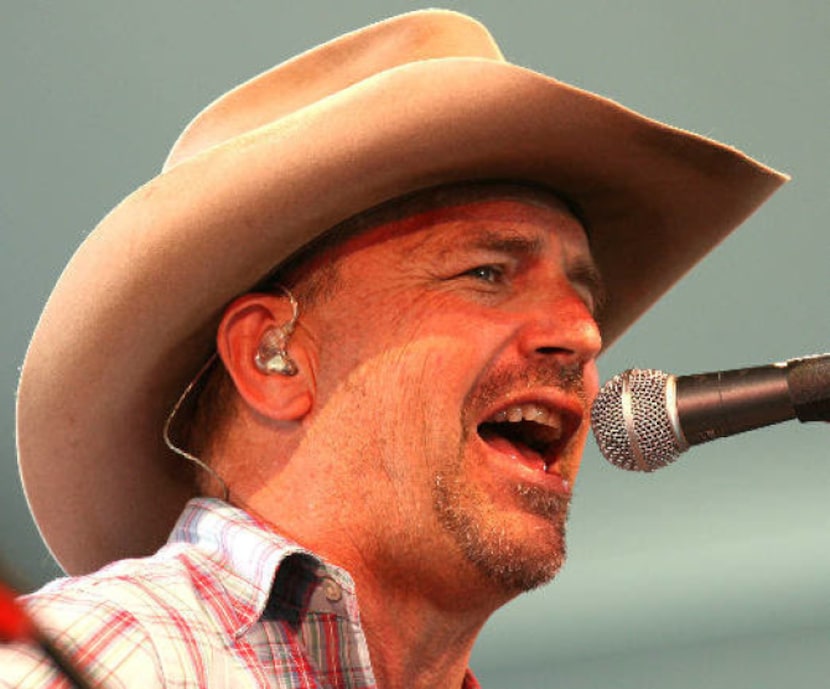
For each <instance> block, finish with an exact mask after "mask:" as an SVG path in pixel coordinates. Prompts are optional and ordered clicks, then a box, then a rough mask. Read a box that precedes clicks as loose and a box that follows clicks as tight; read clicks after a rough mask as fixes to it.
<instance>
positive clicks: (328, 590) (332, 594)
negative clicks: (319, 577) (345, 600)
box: [322, 577, 343, 603]
mask: <svg viewBox="0 0 830 689" xmlns="http://www.w3.org/2000/svg"><path fill="white" fill-rule="evenodd" d="M322 584H323V594H324V595H325V596H326V600H327V601H329V602H330V603H336V602H337V601H339V600H340V599H341V598H342V597H343V591H342V590H341V588H340V585H339V584H338V583H337V582H336V581H335V580H334V579H332V578H331V577H323V581H322Z"/></svg>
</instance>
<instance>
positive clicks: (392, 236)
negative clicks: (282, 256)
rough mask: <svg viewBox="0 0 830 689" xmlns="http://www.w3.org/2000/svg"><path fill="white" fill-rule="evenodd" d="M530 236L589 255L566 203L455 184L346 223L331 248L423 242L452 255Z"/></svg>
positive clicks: (550, 195) (523, 190)
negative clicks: (467, 244) (502, 238)
mask: <svg viewBox="0 0 830 689" xmlns="http://www.w3.org/2000/svg"><path fill="white" fill-rule="evenodd" d="M528 232H535V233H538V234H539V235H540V241H541V240H542V239H544V237H545V235H548V234H550V235H555V236H556V237H557V238H558V239H559V240H560V242H561V243H562V244H563V246H565V247H566V248H568V249H570V251H576V252H579V253H584V254H587V255H590V249H589V240H588V237H587V233H586V230H585V227H584V225H583V223H582V222H581V220H580V219H579V216H578V212H577V211H576V210H575V209H574V208H573V207H572V206H571V205H570V204H569V203H568V202H567V201H565V200H564V199H563V198H561V197H560V196H559V195H557V194H555V193H554V192H551V191H548V190H545V189H541V188H535V187H526V186H522V185H514V184H476V185H458V186H453V187H445V188H439V189H432V190H427V191H426V192H420V193H419V194H417V195H413V196H412V197H408V198H405V199H399V200H396V201H394V202H391V203H389V204H385V205H384V206H381V207H379V208H376V209H373V210H371V211H367V212H366V213H364V214H360V215H358V216H355V217H354V218H352V219H350V220H349V221H347V222H346V223H345V224H344V225H343V226H342V227H341V228H340V233H339V236H335V237H334V238H333V241H332V242H331V245H330V247H329V248H337V249H339V251H336V252H335V253H338V254H340V255H341V256H342V255H343V254H352V253H354V252H359V251H361V250H363V249H368V248H372V249H374V250H378V249H382V248H384V247H386V246H389V247H390V248H392V247H393V246H398V247H400V246H401V245H403V246H407V247H408V248H414V247H416V246H421V245H423V244H428V245H430V246H433V245H434V246H437V247H438V248H440V249H442V250H446V251H452V250H453V248H454V247H456V246H458V243H459V242H461V243H463V242H464V240H465V239H470V240H472V239H475V238H478V237H481V236H484V235H492V236H494V235H495V234H498V233H502V234H506V235H509V234H516V235H518V234H527V233H528ZM525 241H527V240H525ZM332 258H334V257H333V256H329V259H332Z"/></svg>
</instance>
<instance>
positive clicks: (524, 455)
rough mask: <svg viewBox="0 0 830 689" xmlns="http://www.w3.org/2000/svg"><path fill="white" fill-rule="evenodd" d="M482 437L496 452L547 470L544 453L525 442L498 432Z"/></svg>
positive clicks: (535, 467)
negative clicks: (508, 437)
mask: <svg viewBox="0 0 830 689" xmlns="http://www.w3.org/2000/svg"><path fill="white" fill-rule="evenodd" d="M482 437H483V438H484V441H485V442H486V443H487V444H488V445H489V446H490V447H492V448H493V449H494V450H496V452H501V453H503V454H506V455H510V456H511V457H513V458H515V459H518V460H519V461H522V462H524V463H525V464H529V465H530V466H532V467H533V468H534V469H540V470H541V471H545V460H544V459H542V455H540V454H539V453H538V452H536V450H532V449H531V448H529V447H528V446H527V445H525V444H524V443H522V442H519V441H517V440H508V439H507V438H505V437H503V436H501V435H497V434H484V435H483V436H482Z"/></svg>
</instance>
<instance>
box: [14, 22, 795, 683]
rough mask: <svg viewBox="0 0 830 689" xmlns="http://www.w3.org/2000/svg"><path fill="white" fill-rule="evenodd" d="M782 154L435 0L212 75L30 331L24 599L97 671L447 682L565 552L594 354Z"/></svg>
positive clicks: (739, 210)
mask: <svg viewBox="0 0 830 689" xmlns="http://www.w3.org/2000/svg"><path fill="white" fill-rule="evenodd" d="M783 179H784V178H783V177H782V176H780V175H779V174H777V173H775V172H774V171H772V170H770V169H768V168H765V167H763V166H761V165H759V164H758V163H756V162H754V161H752V160H750V159H749V158H746V157H745V156H743V155H742V154H740V153H738V152H736V151H734V150H732V149H729V148H727V147H724V146H722V145H720V144H716V143H714V142H711V141H708V140H705V139H702V138H699V137H696V136H694V135H691V134H687V133H684V132H680V131H678V130H674V129H671V128H669V127H666V126H665V125H661V124H659V123H656V122H653V121H651V120H648V119H646V118H643V117H641V116H639V115H636V114H634V113H632V112H630V111H628V110H625V109H624V108H622V107H620V106H619V105H617V104H615V103H612V102H610V101H607V100H604V99H602V98H600V97H598V96H595V95H593V94H588V93H586V92H584V91H580V90H578V89H575V88H573V87H570V86H567V85H565V84H561V83H559V82H556V81H554V80H552V79H549V78H547V77H544V76H542V75H538V74H535V73H532V72H528V71H526V70H523V69H521V68H519V67H516V66H514V65H510V64H509V63H506V62H504V60H503V58H502V57H501V53H500V52H499V50H498V47H497V46H496V45H495V43H494V42H493V41H492V38H491V37H490V36H489V34H488V33H487V32H486V30H485V29H484V28H483V27H482V26H481V25H479V24H477V23H476V22H474V21H472V20H470V19H468V18H466V17H463V16H461V15H458V14H454V13H448V12H440V11H429V12H419V13H414V14H410V15H404V16H402V17H398V18H396V19H392V20H389V21H388V22H384V23H381V24H377V25H374V26H371V27H368V28H366V29H363V30H360V31H357V32H355V33H353V34H349V35H347V36H344V37H341V38H340V39H337V40H335V41H333V42H332V43H329V44H326V45H324V46H321V47H319V48H316V49H314V50H312V51H309V52H308V53H305V54H303V55H301V56H300V57H298V58H295V59H294V60H292V61H289V62H288V63H285V64H284V65H280V66H278V67H276V68H274V69H273V70H271V71H269V72H266V73H265V74H263V75H260V76H258V77H256V78H254V79H253V80H251V81H249V82H247V83H245V84H243V85H242V86H240V87H238V88H237V89H235V90H234V91H231V92H230V93H228V94H226V95H225V96H223V97H222V98H220V99H219V100H218V101H216V102H215V103H213V104H212V105H211V106H209V107H208V108H207V109H206V110H205V111H204V112H203V113H201V114H200V115H199V116H198V117H197V118H196V120H194V122H193V123H192V124H191V125H190V126H189V127H188V128H187V130H186V131H185V133H184V134H183V135H182V137H181V138H180V140H179V141H178V142H177V144H176V146H175V147H174V149H173V151H172V152H171V155H170V157H169V158H168V161H167V163H166V165H165V171H164V173H163V174H161V175H160V176H159V177H157V178H156V179H154V180H152V181H151V182H150V183H148V184H147V185H146V186H144V187H142V188H141V189H139V190H138V191H137V192H136V193H135V194H133V195H132V196H131V197H129V198H128V199H127V200H125V201H124V202H123V203H122V204H121V205H120V206H119V207H118V208H116V209H115V210H114V211H113V212H112V213H111V214H110V215H109V216H108V217H107V218H105V220H104V221H103V222H102V223H101V225H100V226H99V227H98V228H97V229H96V230H95V231H94V232H93V233H92V234H91V235H90V237H89V238H88V239H87V241H86V242H85V243H84V245H83V246H82V247H81V248H80V249H79V251H78V252H77V254H76V255H75V257H74V258H73V260H72V262H71V263H70V265H69V266H68V267H67V269H66V271H65V272H64V275H63V276H62V277H61V280H60V282H59V283H58V285H57V286H56V288H55V291H54V292H53V295H52V297H51V298H50V301H49V303H48V305H47V307H46V309H45V311H44V314H43V316H42V318H41V321H40V323H39V325H38V328H37V331H36V332H35V335H34V337H33V340H32V344H31V346H30V350H29V353H28V354H27V360H26V364H25V366H24V370H23V375H22V378H21V385H20V394H19V407H18V420H19V421H18V441H19V448H20V463H21V471H22V474H23V478H24V482H25V484H26V489H27V495H28V497H29V499H30V503H31V506H32V510H33V513H34V514H35V516H36V518H37V519H38V523H39V526H40V528H41V530H42V532H43V534H44V538H45V539H46V540H47V542H48V543H49V545H50V547H51V548H52V550H53V552H54V553H55V555H56V557H57V558H58V559H59V561H60V562H61V564H62V565H63V566H64V567H65V569H66V570H67V572H68V573H70V574H73V575H87V576H82V577H80V578H77V579H71V580H64V581H61V582H57V583H56V584H53V585H52V586H50V587H47V588H46V589H45V590H44V591H42V592H40V593H39V594H37V595H35V596H33V597H31V598H29V599H28V601H27V603H26V604H27V609H28V611H29V612H30V614H31V616H32V617H33V618H34V620H35V621H36V622H37V624H38V625H39V626H40V627H41V628H42V629H43V630H44V631H45V633H47V634H48V635H50V636H51V637H53V638H55V639H56V641H57V644H58V646H59V647H60V648H62V649H63V650H64V652H65V653H66V654H67V655H68V656H69V657H70V658H71V659H72V660H73V661H74V662H75V663H76V664H77V665H78V666H80V667H81V668H83V671H84V672H86V673H87V675H88V676H89V677H90V678H91V680H92V682H93V683H97V684H100V685H102V686H114V687H117V686H163V685H165V684H170V685H176V684H186V685H189V686H226V685H227V686H263V685H273V686H291V687H312V686H329V685H330V686H349V687H358V686H359V687H363V686H379V687H403V686H406V687H421V686H429V687H459V686H467V687H472V686H475V680H474V678H473V677H472V675H471V674H470V672H469V670H468V668H467V666H468V659H469V654H470V651H471V649H472V646H473V643H474V641H475V637H476V635H477V633H478V631H479V630H480V628H481V626H482V625H483V624H484V622H485V620H486V619H487V618H488V617H489V615H490V614H492V612H493V611H494V610H495V609H497V608H498V607H499V606H501V605H503V604H504V603H505V602H507V601H508V600H510V599H511V598H513V597H514V596H516V595H517V594H519V593H520V592H522V591H524V590H527V589H529V588H533V587H535V586H538V585H540V584H541V583H544V582H545V581H548V580H549V579H550V578H551V577H552V576H553V575H554V574H555V573H556V571H557V570H558V569H559V567H560V566H561V563H562V561H563V558H564V552H565V551H564V523H565V518H566V512H567V506H568V502H569V497H570V493H571V487H572V485H573V482H574V480H575V479H576V474H577V471H578V468H579V461H580V458H581V453H582V449H583V446H584V443H585V438H586V434H587V421H586V417H587V410H588V408H589V406H590V402H591V399H592V396H593V394H594V392H595V391H596V387H597V380H596V368H595V359H596V357H597V356H598V355H599V353H600V351H601V349H602V347H607V346H608V345H609V344H610V343H611V342H613V341H614V340H615V339H616V338H617V337H619V336H620V335H621V334H622V332H623V331H624V330H625V329H626V328H627V327H628V326H629V325H630V324H631V323H632V322H633V321H634V320H635V319H636V318H637V317H638V316H639V315H641V314H642V313H643V311H645V310H646V309H647V308H648V307H649V306H650V305H651V304H652V303H653V302H654V301H655V300H656V299H657V298H659V296H660V295H661V294H662V293H664V292H665V291H666V290H667V289H668V288H669V287H670V286H671V285H672V284H673V283H674V281H676V280H677V279H678V278H679V277H680V276H681V275H682V274H683V273H684V272H685V271H687V270H688V269H689V268H690V267H691V266H692V265H693V264H694V263H695V262H696V261H697V260H699V259H700V258H701V257H702V256H703V255H704V254H705V253H706V252H707V251H708V250H710V249H711V248H712V247H713V246H714V245H715V244H716V243H717V242H718V241H719V240H720V239H722V238H723V237H724V236H725V235H726V234H727V233H728V232H730V231H731V230H732V229H734V228H735V227H736V226H737V225H738V224H739V223H740V222H741V221H742V220H743V219H744V218H745V217H746V216H747V215H748V214H749V213H751V212H752V211H753V210H754V209H755V208H757V206H758V205H759V204H760V203H762V202H763V200H764V199H766V198H767V197H768V196H769V194H771V193H772V192H773V191H774V190H775V188H777V187H778V186H779V185H780V184H781V182H782V181H783ZM240 295H241V296H240ZM214 352H216V354H217V355H218V359H215V358H214ZM185 460H189V461H185ZM192 467H196V473H195V474H194V472H193V471H190V470H189V469H191V468H192ZM197 494H201V495H202V497H201V498H199V499H197V500H195V501H192V502H189V503H188V499H189V498H191V497H193V496H195V495H197ZM182 510H184V512H183V513H182ZM180 515H181V516H180ZM177 519H178V521H177ZM174 524H175V528H174ZM171 528H173V535H172V536H171V537H170V542H169V545H167V546H166V547H164V548H162V549H161V550H160V551H159V552H158V553H157V554H156V555H152V553H154V552H156V551H157V550H158V549H159V548H160V547H161V546H162V545H163V544H164V541H165V540H166V539H167V536H168V534H169V532H170V530H171ZM135 557H142V558H144V559H140V560H122V559H123V558H135ZM119 560H120V561H119ZM109 563H114V564H109ZM104 565H109V566H108V567H106V569H104V570H103V571H100V572H97V573H93V574H90V573H91V572H94V570H97V569H98V568H100V567H102V566H104ZM2 660H3V663H2V665H0V666H2V667H3V668H4V669H3V670H2V671H0V673H3V674H0V677H3V678H4V680H5V681H7V682H8V683H9V684H10V686H40V685H43V684H47V685H48V683H49V682H50V681H52V678H53V674H52V672H53V670H52V669H51V667H50V665H49V664H48V663H47V662H46V661H44V660H43V659H42V658H41V657H40V656H39V655H38V653H37V651H36V650H34V649H32V648H28V647H23V646H18V647H17V648H15V649H13V652H9V653H7V654H5V657H3V658H2Z"/></svg>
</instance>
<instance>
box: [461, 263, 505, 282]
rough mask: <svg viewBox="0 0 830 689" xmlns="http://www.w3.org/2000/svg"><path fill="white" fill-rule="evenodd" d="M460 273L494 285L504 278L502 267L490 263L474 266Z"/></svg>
mask: <svg viewBox="0 0 830 689" xmlns="http://www.w3.org/2000/svg"><path fill="white" fill-rule="evenodd" d="M462 275H464V276H467V277H471V278H475V279H476V280H481V281H482V282H487V283H490V284H491V285H495V284H497V283H499V282H501V281H502V279H503V278H504V269H503V268H500V267H499V266H492V265H484V266H476V267H475V268H471V269H470V270H467V271H465V272H464V273H462Z"/></svg>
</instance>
